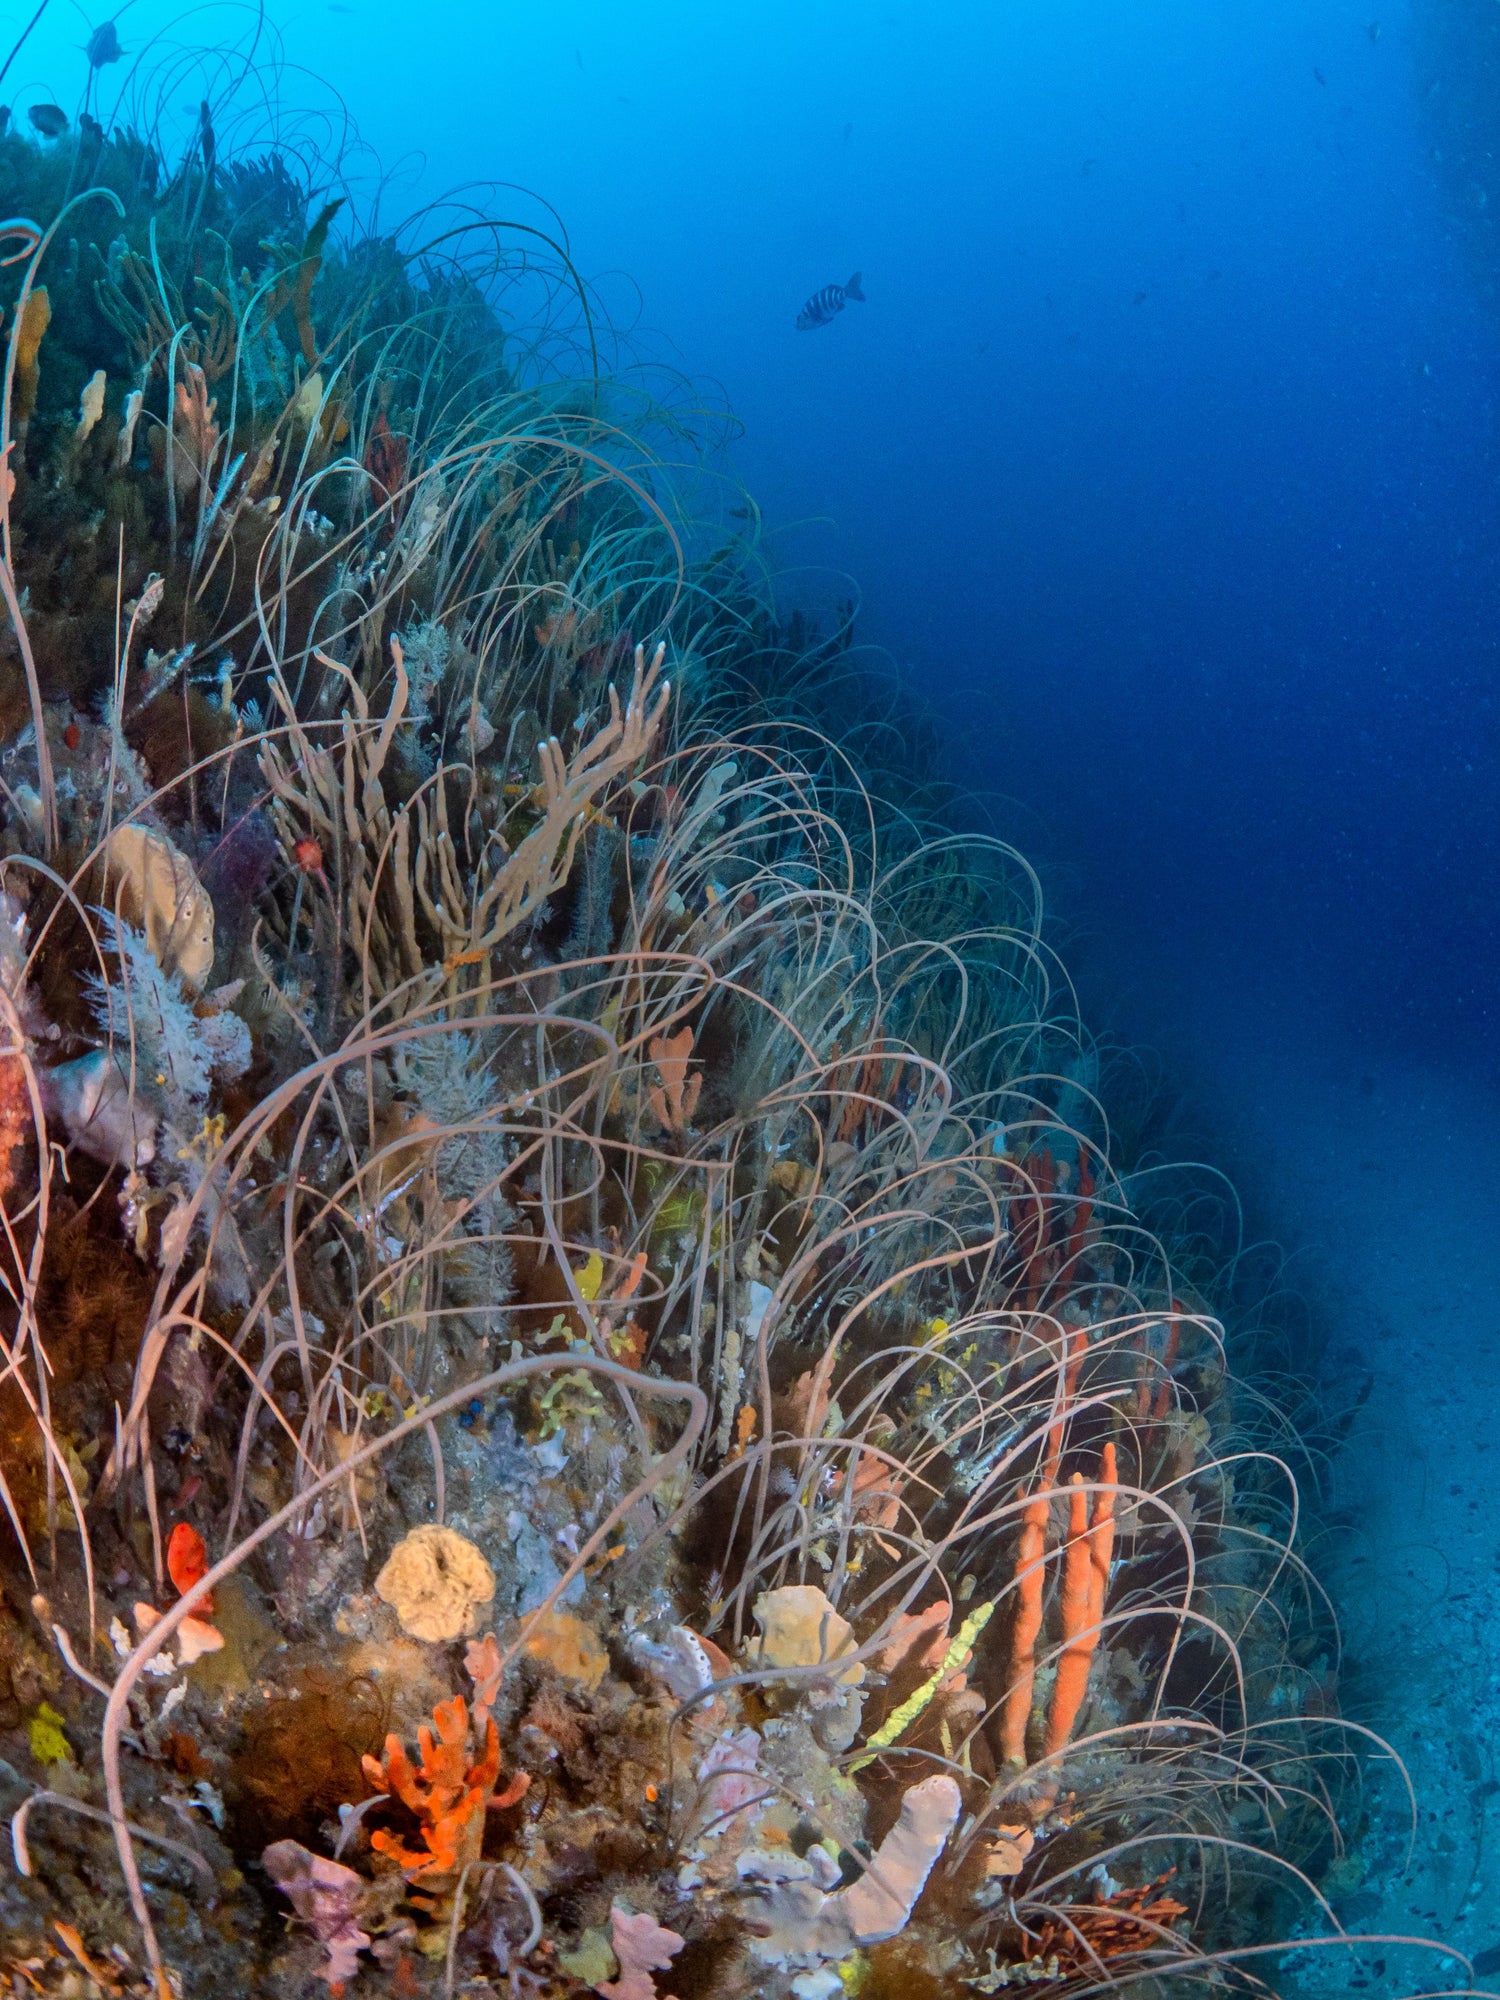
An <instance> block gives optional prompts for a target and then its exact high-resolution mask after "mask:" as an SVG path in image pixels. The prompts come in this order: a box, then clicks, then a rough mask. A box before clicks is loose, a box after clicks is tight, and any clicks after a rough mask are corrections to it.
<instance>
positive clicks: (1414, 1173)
mask: <svg viewBox="0 0 1500 2000" xmlns="http://www.w3.org/2000/svg"><path fill="white" fill-rule="evenodd" d="M1188 977H1191V974H1189V975H1188ZM1228 984H1229V982H1226V981H1225V980H1224V978H1223V968H1222V967H1220V968H1218V969H1217V970H1216V971H1215V972H1213V973H1209V974H1206V975H1204V977H1203V980H1202V993H1201V1004H1198V1005H1195V1004H1194V996H1193V995H1192V993H1191V991H1188V990H1185V989H1184V988H1183V986H1182V985H1180V984H1179V986H1178V988H1177V993H1176V1002H1175V1005H1174V1006H1173V1013H1174V1015H1175V1016H1176V1023H1175V1027H1174V1031H1173V1034H1172V1037H1171V1045H1172V1047H1173V1053H1174V1058H1180V1059H1181V1062H1182V1064H1183V1067H1184V1073H1186V1074H1191V1075H1192V1076H1193V1077H1194V1078H1195V1087H1196V1089H1197V1094H1198V1096H1199V1099H1200V1101H1201V1104H1202V1109H1203V1112H1204V1113H1205V1114H1206V1119H1207V1123H1208V1125H1209V1127H1210V1129H1212V1130H1213V1131H1214V1133H1215V1136H1216V1139H1217V1140H1218V1142H1219V1145H1218V1149H1217V1150H1216V1151H1215V1153H1214V1155H1213V1157H1214V1158H1215V1160H1216V1162H1217V1163H1218V1164H1220V1165H1222V1166H1224V1167H1225V1168H1226V1169H1227V1170H1228V1171H1230V1172H1231V1174H1234V1175H1235V1176H1236V1177H1238V1178H1240V1179H1241V1180H1242V1181H1243V1183H1244V1184H1245V1185H1246V1187H1247V1190H1248V1191H1249V1193H1250V1195H1251V1202H1252V1207H1253V1208H1255V1209H1257V1210H1258V1211H1259V1214H1260V1218H1261V1219H1265V1220H1270V1221H1271V1222H1272V1223H1273V1225H1274V1226H1275V1227H1276V1230H1277V1235H1278V1237H1279V1239H1280V1240H1281V1241H1282V1242H1283V1243H1284V1244H1286V1245H1287V1247H1288V1249H1289V1250H1290V1251H1291V1253H1292V1254H1291V1256H1290V1260H1289V1265H1288V1272H1287V1276H1288V1279H1289V1282H1290V1283H1292V1284H1293V1285H1294V1286H1297V1287H1298V1288H1299V1289H1301V1290H1303V1291H1304V1292H1305V1294H1306V1297H1307V1300H1308V1304H1309V1306H1310V1308H1311V1310H1312V1313H1313V1314H1314V1316H1315V1318H1316V1319H1317V1321H1318V1322H1319V1323H1320V1324H1321V1326H1322V1327H1324V1328H1326V1331H1327V1336H1328V1344H1327V1347H1326V1349H1325V1352H1324V1354H1323V1356H1322V1360H1321V1364H1320V1373H1321V1379H1322V1383H1323V1389H1324V1394H1325V1397H1326V1400H1327V1402H1328V1404H1329V1405H1330V1406H1331V1407H1333V1408H1338V1407H1339V1406H1340V1405H1341V1404H1342V1405H1343V1407H1344V1408H1345V1409H1346V1410H1348V1409H1350V1407H1351V1406H1354V1405H1357V1407H1354V1408H1353V1413H1352V1416H1351V1418H1350V1421H1349V1424H1348V1429H1347V1434H1346V1437H1345V1440H1344V1443H1343V1444H1342V1447H1341V1448H1340V1449H1338V1450H1337V1451H1335V1452H1334V1454H1333V1456H1332V1458H1331V1460H1330V1462H1329V1463H1328V1464H1327V1466H1326V1468H1325V1471H1324V1475H1323V1476H1324V1489H1323V1493H1322V1494H1321V1495H1320V1496H1319V1497H1318V1498H1317V1500H1316V1501H1315V1503H1314V1506H1315V1511H1316V1513H1317V1514H1318V1515H1319V1516H1321V1519H1320V1520H1319V1522H1318V1524H1317V1526H1316V1527H1315V1529H1314V1531H1313V1534H1312V1536H1311V1540H1310V1554H1311V1556H1312V1558H1313V1562H1314V1566H1315V1568H1316V1570H1317V1572H1318V1574H1319V1576H1320V1578H1321V1580H1322V1581H1323V1583H1324V1584H1325V1586H1326V1587H1327V1588H1328V1589H1329V1590H1330V1591H1331V1593H1332V1595H1333V1597H1334V1600H1335V1602H1336V1605H1337V1609H1338V1614H1339V1618H1340V1622H1341V1625H1342V1628H1343V1635H1344V1642H1345V1648H1346V1659H1345V1670H1344V1676H1343V1683H1342V1689H1341V1701H1342V1706H1343V1710H1344V1713H1345V1714H1346V1715H1347V1716H1349V1717H1350V1718H1351V1719H1352V1720H1355V1721H1357V1722H1359V1723H1361V1724H1363V1725H1365V1726H1366V1727H1368V1728H1370V1729H1372V1730H1374V1731H1376V1732H1378V1733H1379V1734H1380V1735H1381V1736H1382V1737H1384V1738H1385V1739H1386V1740H1387V1741H1388V1742H1389V1743H1390V1744H1391V1745H1392V1747H1393V1748H1394V1749H1395V1750H1396V1751H1397V1753H1398V1754H1399V1756H1400V1757H1401V1759H1402V1760H1403V1762H1404V1764H1405V1766H1406V1770H1407V1772H1408V1773H1409V1775H1410V1778H1411V1782H1412V1786H1413V1789H1414V1791H1415V1793H1416V1800H1417V1818H1416V1824H1415V1828H1413V1825H1412V1821H1411V1818H1410V1812H1409V1808H1408V1807H1407V1805H1406V1802H1405V1800H1404V1798H1403V1796H1402V1793H1401V1790H1400V1787H1399V1784H1398V1783H1396V1782H1392V1781H1390V1780H1391V1775H1392V1774H1391V1772H1390V1767H1389V1766H1387V1767H1386V1773H1385V1780H1384V1781H1383V1780H1382V1773H1381V1771H1380V1770H1379V1769H1378V1768H1374V1769H1372V1770H1371V1772H1370V1774H1369V1780H1368V1782H1367V1790H1366V1797H1367V1802H1368V1809H1369V1812H1370V1815H1371V1822H1372V1830H1371V1832H1370V1833H1369V1834H1367V1835H1366V1836H1365V1838H1364V1840H1363V1842H1362V1854H1361V1856H1360V1861H1357V1862H1356V1863H1355V1864H1354V1865H1353V1866H1351V1867H1350V1868H1349V1869H1348V1870H1347V1871H1346V1879H1345V1880H1344V1881H1343V1882H1342V1883H1341V1885H1340V1887H1339V1890H1338V1893H1336V1894H1334V1895H1333V1896H1332V1901H1333V1903H1334V1907H1335V1909H1336V1911H1337V1913H1338V1915H1339V1918H1340V1920H1341V1922H1342V1923H1343V1924H1344V1925H1345V1926H1346V1927H1347V1928H1348V1929H1350V1930H1357V1931H1362V1932H1365V1933H1372V1932H1382V1933H1387V1934H1390V1933H1396V1934H1405V1935H1412V1934H1420V1935H1423V1936H1426V1937H1429V1938H1436V1939H1439V1940H1441V1941H1442V1942H1443V1943H1445V1944H1447V1945H1450V1946H1453V1947H1456V1948H1457V1949H1458V1950H1460V1951H1462V1952H1464V1953H1466V1954H1467V1955H1468V1956H1469V1957H1471V1958H1475V1957H1477V1958H1478V1960H1479V1965H1480V1976H1478V1977H1477V1978H1476V1979H1475V1981H1474V1985H1473V1988H1472V1990H1473V1991H1475V1992H1482V1993H1486V1994H1489V1993H1500V1282H1497V1275H1500V1093H1497V1091H1496V1089H1495V1086H1494V1080H1493V1078H1490V1079H1489V1080H1488V1081H1486V1080H1485V1079H1482V1078H1478V1077H1476V1076H1475V1075H1473V1074H1472V1073H1466V1072H1465V1070H1464V1069H1463V1068H1462V1067H1461V1066H1457V1065H1455V1066H1452V1067H1449V1066H1445V1065H1444V1063H1443V1062H1442V1061H1441V1060H1440V1059H1439V1057H1438V1056H1436V1055H1433V1054H1431V1053H1423V1052H1422V1051H1420V1050H1419V1049H1416V1050H1414V1052H1413V1054H1412V1057H1411V1059H1410V1060H1392V1059H1390V1058H1389V1057H1382V1058H1378V1059H1377V1058H1374V1057H1371V1058H1369V1059H1368V1060H1366V1059H1364V1058H1362V1056H1361V1055H1360V1053H1359V1050H1358V1047H1357V1045H1354V1046H1351V1043H1350V1039H1349V1031H1348V1029H1347V1026H1344V1027H1341V1028H1338V1027H1334V1026H1332V1025H1325V1024H1323V1023H1320V1022H1319V1021H1318V1019H1317V1017H1316V1015H1315V1014H1313V1015H1311V1016H1310V1015H1309V1012H1308V1008H1307V1004H1306V998H1305V995H1295V996H1294V995H1291V994H1289V993H1288V994H1285V995H1283V994H1281V993H1279V992H1278V991H1277V990H1276V989H1275V987H1274V986H1272V985H1270V984H1257V983H1255V982H1250V983H1240V984H1239V985H1238V989H1237V990H1238V999H1237V1001H1236V1002H1234V1003H1233V1004H1232V1006H1231V1008H1230V1009H1229V1010H1228V1011H1226V1006H1225V993H1226V990H1227V987H1228ZM1210 987H1211V989H1212V991H1211V994H1210V992H1209V991H1208V989H1209V988H1210ZM1205 1080H1206V1084H1205ZM1361 1397H1363V1400H1362V1401H1361V1400H1360V1398H1361ZM1360 1862H1362V1863H1363V1868H1362V1869H1361V1866H1360ZM1278 1978H1279V1983H1280V1984H1282V1985H1283V1986H1287V1987H1289V1988H1290V1990H1292V1991H1295V1992H1297V1993H1299V1994H1303V1995H1307V1996H1317V2000H1336V1996H1340V1995H1344V1994H1352V1993H1365V1994H1376V1995H1379V1996H1381V2000H1397V1996H1400V1995H1405V1994H1412V1993H1429V1992H1430V1993H1445V1994H1451V1993H1463V1992H1466V1991H1469V1990H1471V1989H1470V1988H1469V1987H1468V1986H1467V1983H1466V1979H1465V1975H1464V1973H1463V1969H1462V1966H1461V1965H1460V1964H1459V1963H1458V1962H1457V1961H1456V1960H1454V1959H1453V1958H1451V1957H1446V1958H1444V1957H1439V1956H1434V1955H1432V1954H1420V1955H1419V1954H1416V1953H1412V1952H1409V1951H1406V1950H1403V1949H1401V1948H1400V1947H1399V1946H1394V1947H1390V1948H1384V1947H1382V1948H1380V1949H1376V1950H1365V1951H1363V1952H1361V1953H1360V1954H1358V1955H1357V1956H1355V1955H1345V1954H1342V1953H1327V1952H1319V1953H1317V1954H1316V1956H1315V1958H1313V1959H1309V1960H1308V1961H1307V1962H1305V1964H1304V1965H1303V1967H1302V1969H1301V1970H1300V1972H1299V1973H1298V1975H1297V1976H1296V1977H1295V1978H1293V1977H1292V1976H1291V1968H1290V1966H1289V1965H1283V1967H1282V1969H1281V1972H1280V1974H1279V1976H1278Z"/></svg>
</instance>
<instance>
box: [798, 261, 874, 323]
mask: <svg viewBox="0 0 1500 2000" xmlns="http://www.w3.org/2000/svg"><path fill="white" fill-rule="evenodd" d="M863 275H864V273H863V272H862V271H856V272H855V274H854V276H853V277H852V278H851V279H850V280H849V282H848V284H847V285H825V286H824V287H823V289H822V291H821V292H814V293H813V295H812V297H811V298H810V299H809V300H808V302H807V304H806V305H805V306H804V307H803V308H802V310H801V312H799V313H798V315H797V331H798V333H809V332H810V331H811V330H812V328H813V327H815V326H827V324H828V322H829V321H830V320H831V319H836V318H837V317H838V315H839V314H840V313H841V312H842V311H843V310H844V307H845V306H846V305H848V303H849V301H850V299H858V300H859V302H860V304H861V305H863V304H864V299H865V295H864V292H863V290H862V289H861V286H860V282H859V281H860V279H861V278H862V277H863Z"/></svg>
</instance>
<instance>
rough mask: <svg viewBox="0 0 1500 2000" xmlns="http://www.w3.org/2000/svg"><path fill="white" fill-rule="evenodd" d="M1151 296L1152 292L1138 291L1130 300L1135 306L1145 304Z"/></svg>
mask: <svg viewBox="0 0 1500 2000" xmlns="http://www.w3.org/2000/svg"><path fill="white" fill-rule="evenodd" d="M1150 296H1151V294H1150V293H1149V292H1137V293H1136V295H1135V297H1134V298H1133V299H1132V300H1131V301H1130V303H1131V304H1132V305H1133V306H1143V305H1144V304H1145V303H1146V301H1147V299H1149V298H1150Z"/></svg>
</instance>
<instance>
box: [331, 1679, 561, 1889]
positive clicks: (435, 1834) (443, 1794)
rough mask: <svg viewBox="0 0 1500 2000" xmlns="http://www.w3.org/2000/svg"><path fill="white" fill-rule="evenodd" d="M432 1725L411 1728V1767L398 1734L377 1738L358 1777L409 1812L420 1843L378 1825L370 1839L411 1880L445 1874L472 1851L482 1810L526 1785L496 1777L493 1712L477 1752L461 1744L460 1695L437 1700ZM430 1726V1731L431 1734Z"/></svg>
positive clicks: (523, 1777)
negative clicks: (379, 1753)
mask: <svg viewBox="0 0 1500 2000" xmlns="http://www.w3.org/2000/svg"><path fill="white" fill-rule="evenodd" d="M432 1721H433V1728H432V1729H429V1728H427V1727H426V1725H425V1724H424V1725H423V1727H422V1728H421V1729H420V1730H418V1732H417V1743H418V1747H419V1750H420V1755H421V1763H420V1765H419V1766H414V1765H413V1764H412V1762H411V1759H410V1758H409V1757H408V1756H407V1754H406V1751H405V1750H404V1749H403V1747H402V1744H401V1739H400V1737H399V1736H388V1737H387V1738H386V1739H385V1755H384V1756H383V1757H382V1758H378V1759H377V1758H375V1757H366V1758H365V1760H364V1770H365V1776H366V1778H368V1779H369V1781H370V1783H371V1785H373V1786H374V1788H375V1790H376V1791H377V1792H385V1793H388V1794H389V1795H390V1796H391V1797H393V1798H396V1799H399V1800H400V1801H401V1803H402V1805H404V1806H405V1807H406V1808H407V1810H408V1811H409V1812H411V1813H414V1814H415V1815H416V1818H417V1821H418V1826H419V1829H420V1832H421V1836H422V1843H423V1844H422V1847H421V1848H409V1847H407V1846H406V1844H405V1843H404V1841H402V1840H401V1838H400V1837H399V1836H398V1835H396V1834H394V1833H388V1832H387V1831H386V1830H385V1829H384V1828H382V1829H380V1830H379V1831H377V1832H376V1833H375V1834H374V1835H373V1836H372V1837H371V1841H370V1845H371V1846H372V1847H373V1848H374V1849H375V1851H376V1853H377V1854H384V1855H387V1856H388V1857H389V1858H390V1859H391V1860H392V1861H395V1862H397V1863H398V1864H399V1865H400V1867H401V1868H402V1870H403V1871H404V1872H405V1873H406V1875H407V1876H408V1877H409V1878H410V1879H411V1880H413V1881H417V1880H423V1881H425V1880H428V1879H430V1878H432V1877H436V1876H445V1875H451V1874H452V1873H453V1872H454V1871H455V1870H456V1869H458V1868H460V1867H462V1866H463V1865H464V1864H465V1863H467V1862H471V1861H475V1860H477V1859H478V1856H479V1849H480V1844H481V1842H482V1841H483V1839H484V1816H485V1814H486V1813H487V1812H490V1811H497V1812H498V1811H500V1810H501V1809H502V1808H503V1807H505V1806H512V1805H514V1804H515V1803H516V1801H517V1800H518V1799H520V1798H522V1797H524V1796H525V1792H526V1788H527V1786H528V1785H529V1784H530V1783H531V1779H530V1776H529V1775H528V1774H527V1773H526V1772H524V1771H522V1772H520V1773H518V1774H517V1776H515V1777H513V1778H512V1779H511V1780H510V1782H509V1784H508V1785H506V1787H505V1789H504V1790H503V1791H499V1792H497V1791H496V1789H495V1787H496V1784H497V1782H498V1780H499V1776H500V1733H499V1731H498V1730H497V1729H496V1727H495V1722H494V1718H493V1716H487V1717H486V1718H485V1725H484V1748H483V1750H482V1751H481V1752H480V1754H479V1756H478V1757H471V1754H470V1750H469V1711H468V1707H467V1704H466V1703H465V1701H464V1698H463V1696H462V1695H455V1696H454V1698H453V1699H452V1701H443V1702H439V1703H438V1705H437V1707H436V1708H435V1709H434V1710H433V1712H432ZM434 1731H435V1732H436V1733H435V1734H434Z"/></svg>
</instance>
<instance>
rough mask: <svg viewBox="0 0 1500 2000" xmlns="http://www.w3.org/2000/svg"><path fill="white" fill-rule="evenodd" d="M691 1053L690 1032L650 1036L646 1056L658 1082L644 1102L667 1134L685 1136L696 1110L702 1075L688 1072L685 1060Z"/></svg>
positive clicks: (684, 1030)
mask: <svg viewBox="0 0 1500 2000" xmlns="http://www.w3.org/2000/svg"><path fill="white" fill-rule="evenodd" d="M692 1053H693V1031H692V1029H691V1028H683V1029H681V1030H680V1032H679V1033H677V1034H675V1035H656V1036H653V1038H652V1040H651V1042H650V1043H649V1045H648V1047H647V1054H648V1055H649V1056H650V1058H651V1060H652V1062H654V1063H655V1064H656V1071H657V1075H658V1076H659V1077H660V1078H661V1082H660V1083H653V1084H652V1085H651V1086H650V1088H649V1089H648V1090H647V1092H646V1099H647V1102H648V1103H649V1104H650V1106H651V1109H652V1111H653V1112H655V1114H656V1117H657V1119H658V1120H659V1121H660V1123H661V1124H663V1125H665V1126H666V1128H667V1130H668V1131H669V1132H677V1133H682V1132H686V1130H687V1128H688V1127H689V1125H691V1124H692V1122H693V1113H694V1111H696V1110H697V1108H698V1093H699V1091H700V1090H701V1089H702V1088H703V1075H702V1072H701V1071H700V1070H691V1071H690V1070H689V1069H688V1058H689V1057H690V1056H691V1055H692Z"/></svg>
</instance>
